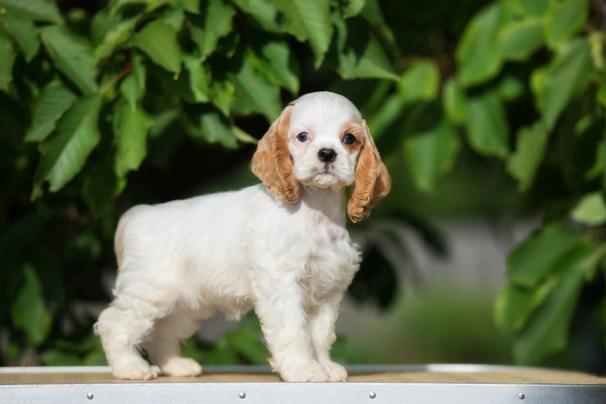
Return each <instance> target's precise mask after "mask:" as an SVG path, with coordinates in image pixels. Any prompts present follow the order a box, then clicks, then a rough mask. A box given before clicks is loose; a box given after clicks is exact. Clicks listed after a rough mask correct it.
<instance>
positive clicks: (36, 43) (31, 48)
mask: <svg viewBox="0 0 606 404" xmlns="http://www.w3.org/2000/svg"><path fill="white" fill-rule="evenodd" d="M0 26H1V27H2V28H4V30H5V31H6V32H7V33H8V34H9V35H10V36H11V37H13V39H14V40H15V41H17V43H18V44H19V47H20V48H21V49H22V50H23V53H24V55H25V60H26V61H27V62H30V61H31V60H32V58H33V57H34V56H35V55H36V53H38V49H39V48H40V38H39V37H38V30H37V28H36V26H35V25H34V23H33V22H32V21H31V20H29V19H27V18H22V17H19V16H15V15H12V14H0Z"/></svg>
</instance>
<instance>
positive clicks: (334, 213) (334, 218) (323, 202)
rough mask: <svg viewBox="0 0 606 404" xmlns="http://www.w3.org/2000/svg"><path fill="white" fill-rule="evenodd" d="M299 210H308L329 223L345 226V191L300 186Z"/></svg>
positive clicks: (342, 189) (341, 189)
mask: <svg viewBox="0 0 606 404" xmlns="http://www.w3.org/2000/svg"><path fill="white" fill-rule="evenodd" d="M300 204H301V209H308V210H310V211H311V212H313V213H315V214H319V215H321V216H324V217H325V218H327V219H328V220H330V221H331V222H333V223H335V224H337V225H339V226H343V227H344V226H345V223H346V216H345V204H346V200H345V189H344V188H339V189H334V188H318V187H310V186H302V187H301V194H300Z"/></svg>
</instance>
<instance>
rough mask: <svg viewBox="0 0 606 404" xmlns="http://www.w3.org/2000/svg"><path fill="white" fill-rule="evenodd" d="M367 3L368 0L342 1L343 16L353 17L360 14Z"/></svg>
mask: <svg viewBox="0 0 606 404" xmlns="http://www.w3.org/2000/svg"><path fill="white" fill-rule="evenodd" d="M365 5H366V0H345V1H343V2H341V10H343V18H351V17H355V16H356V15H358V14H360V13H361V12H362V10H363V9H364V6H365Z"/></svg>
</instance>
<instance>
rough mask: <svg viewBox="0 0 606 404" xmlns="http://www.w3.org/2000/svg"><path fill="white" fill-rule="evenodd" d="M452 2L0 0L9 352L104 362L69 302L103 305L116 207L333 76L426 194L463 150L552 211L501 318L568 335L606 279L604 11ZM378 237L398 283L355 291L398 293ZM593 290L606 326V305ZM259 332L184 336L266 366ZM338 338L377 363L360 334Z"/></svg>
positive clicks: (523, 334) (561, 2) (0, 312)
mask: <svg viewBox="0 0 606 404" xmlns="http://www.w3.org/2000/svg"><path fill="white" fill-rule="evenodd" d="M453 4H454V2H450V1H447V0H441V1H437V2H434V3H431V4H429V3H428V5H423V4H418V2H414V1H412V0H410V1H409V0H406V1H402V2H393V4H392V3H389V4H387V3H385V4H383V3H379V2H378V1H377V0H366V1H364V0H331V1H328V0H313V1H303V0H300V1H284V0H275V1H265V0H231V1H227V0H210V1H198V0H154V1H144V0H112V1H110V2H109V3H108V5H107V6H106V7H104V8H102V9H100V10H92V9H91V7H92V6H91V5H89V4H84V2H83V5H82V7H84V8H87V9H88V10H89V11H84V10H66V11H64V12H63V13H62V12H61V11H60V10H59V8H58V7H57V5H56V4H55V3H54V2H52V1H47V0H0V121H1V122H3V130H2V132H1V135H0V167H1V168H2V170H0V178H2V184H3V187H2V190H0V228H2V229H3V230H2V234H0V261H1V262H2V263H3V266H4V267H3V271H1V272H0V285H2V286H1V288H2V292H6V293H2V294H0V320H1V321H2V322H3V324H4V323H6V324H10V332H9V334H8V337H9V344H8V346H9V348H10V349H9V350H7V352H6V353H3V355H2V359H1V360H2V362H4V363H9V362H10V363H14V362H17V361H18V360H19V355H20V352H25V351H27V349H28V348H30V349H34V350H36V352H37V353H38V354H39V360H40V361H41V362H43V363H48V364H58V363H99V362H100V361H101V360H102V359H101V358H102V357H101V354H100V349H99V347H98V344H97V345H95V344H94V343H93V342H91V341H95V340H94V338H92V339H91V338H90V324H91V322H92V319H91V318H89V317H90V316H89V315H83V314H82V313H79V314H78V313H76V311H75V310H74V309H73V304H72V303H73V302H74V301H85V302H90V301H100V300H104V299H105V300H106V299H107V296H105V294H104V292H102V291H101V288H100V287H99V284H100V279H101V273H102V272H103V271H102V269H103V267H112V265H114V264H113V254H112V251H111V239H112V236H113V235H112V232H113V229H114V228H115V224H116V220H117V217H118V214H119V212H121V211H123V210H124V208H125V207H126V206H130V205H132V204H133V203H134V202H137V201H145V202H153V201H154V200H161V199H162V198H163V197H166V196H167V195H168V194H167V193H162V192H161V190H158V189H159V188H167V189H168V188H170V189H174V188H171V187H172V186H173V185H174V184H172V183H171V181H170V180H166V178H165V179H164V182H162V184H163V186H162V187H160V186H152V185H150V184H155V181H156V180H158V181H161V178H162V175H163V174H166V173H167V172H168V171H171V172H172V171H176V172H178V173H180V174H182V173H185V176H188V177H191V176H192V173H196V174H195V175H194V176H197V175H198V173H200V175H202V174H203V173H206V172H207V171H209V166H213V167H214V166H217V167H219V162H218V161H217V159H214V160H212V162H208V163H206V162H202V165H199V166H195V167H194V166H191V165H190V166H188V167H187V169H183V168H182V167H181V170H179V167H175V165H177V166H178V165H179V164H183V162H182V161H177V162H176V160H175V159H176V157H175V156H177V155H178V152H177V151H178V150H180V152H179V153H185V152H183V151H182V149H191V150H194V151H195V153H200V152H202V151H207V152H208V154H207V155H206V156H211V157H212V156H213V155H215V154H219V153H227V152H229V153H233V154H231V155H230V156H236V155H237V153H239V152H238V151H237V150H238V149H239V148H240V147H242V146H245V145H247V144H249V143H254V142H255V138H258V137H259V136H258V135H259V134H260V133H262V129H259V128H266V127H267V123H269V122H271V121H272V120H273V119H275V118H276V116H277V115H278V114H279V112H280V110H281V109H282V106H283V105H284V101H287V100H288V99H292V98H295V97H296V96H297V94H298V93H299V92H300V91H303V92H307V91H309V90H310V89H319V88H327V89H330V88H336V87H338V88H343V89H345V90H344V91H343V92H344V93H345V94H346V95H349V96H350V98H352V99H354V101H356V103H357V104H358V105H359V106H360V108H361V109H362V111H363V113H364V115H365V118H366V120H367V121H368V123H369V127H370V129H371V132H372V134H373V136H374V137H375V139H376V141H377V143H378V145H379V148H380V149H381V153H382V155H383V157H384V159H385V161H387V162H388V163H390V162H393V161H397V160H399V159H400V158H401V159H402V160H404V162H405V164H406V165H407V171H408V173H409V175H410V176H411V179H412V185H413V186H415V187H416V188H417V189H418V190H420V191H422V192H427V193H431V192H435V190H436V189H437V188H439V186H440V185H441V181H442V178H443V177H444V176H445V175H447V174H448V173H450V172H452V170H453V169H454V168H455V167H456V166H457V164H458V163H460V162H461V160H463V159H467V160H471V159H478V157H480V158H481V161H491V160H494V161H495V162H496V163H497V166H498V167H500V169H501V170H502V171H503V172H506V173H508V175H510V177H511V180H512V182H515V183H516V184H517V186H518V188H519V190H520V192H521V193H524V194H525V195H528V198H529V199H531V200H534V201H535V202H534V205H533V208H535V209H537V210H541V211H544V212H545V217H544V223H543V224H542V225H541V227H540V228H539V229H538V230H537V232H536V233H535V234H534V235H532V236H531V237H529V238H528V239H526V240H524V241H522V243H521V244H520V245H519V246H518V247H517V248H516V249H515V250H514V251H513V252H512V254H511V256H510V258H509V262H508V268H509V270H508V278H509V285H508V286H507V288H506V289H505V290H504V291H503V293H502V294H501V296H500V298H499V300H498V303H497V306H496V320H497V323H498V325H499V326H500V327H501V328H502V329H503V330H504V331H505V332H508V333H511V334H512V335H513V337H514V340H515V342H514V354H515V357H516V360H517V361H518V362H520V363H536V362H540V361H541V360H543V359H544V358H546V357H547V356H549V355H551V354H553V353H555V352H557V351H559V350H561V349H563V348H564V347H565V346H566V344H567V343H568V340H569V335H570V329H571V324H572V322H573V321H574V318H575V313H577V311H578V308H579V307H580V303H579V302H584V299H585V297H586V296H587V293H586V292H585V288H586V287H587V286H588V285H594V284H596V283H601V284H603V281H604V274H605V273H604V248H603V243H604V231H603V229H604V227H605V226H606V207H605V206H606V204H605V203H604V198H605V197H606V137H605V136H604V125H605V124H606V116H605V113H604V108H605V107H606V70H605V69H606V66H605V62H604V49H603V48H604V40H605V38H606V35H605V34H604V31H603V26H604V21H606V15H604V14H603V9H601V8H600V7H599V4H601V2H599V1H596V2H590V1H589V0H492V1H491V0H474V1H470V2H465V5H463V4H462V3H461V5H459V4H457V5H456V6H455V5H453ZM408 16H414V18H415V19H418V21H419V24H418V28H417V29H418V31H419V32H412V31H411V30H410V29H409V28H408V26H407V24H405V23H403V22H402V21H401V20H400V19H401V18H409V17H408ZM410 18H412V17H410ZM415 23H416V20H415ZM427 26H429V27H431V28H430V29H429V30H428V32H425V31H423V29H424V28H423V27H427ZM415 27H417V25H415ZM436 27H439V28H436ZM436 32H437V34H436ZM436 38H438V39H436ZM353 79H356V80H358V81H356V82H355V86H354V85H351V84H350V83H347V84H343V83H342V82H343V80H353ZM360 79H365V80H360ZM252 130H254V131H255V132H253V131H252ZM249 132H250V133H255V134H256V135H257V136H254V137H253V136H251V135H250V134H249ZM183 145H185V146H183ZM180 155H181V154H179V156H180ZM198 159H199V157H198V156H197V155H189V161H190V162H194V163H197V160H198ZM175 162H176V163H177V164H175ZM192 164H193V163H192ZM142 167H143V168H146V169H147V170H148V171H147V172H148V173H149V172H152V173H153V174H152V175H151V177H153V178H152V179H151V180H150V179H149V178H148V177H145V176H144V175H142V174H141V173H140V172H141V170H142ZM192 167H194V168H192ZM221 167H223V168H225V167H227V166H226V165H224V166H221ZM169 169H170V170H169ZM214 174H215V172H214V171H212V170H210V174H208V176H212V175H214ZM392 174H393V175H394V178H396V177H398V176H400V173H397V172H393V173H392ZM139 175H140V177H138V176H139ZM208 176H207V178H208ZM133 178H135V179H138V181H139V182H138V181H136V180H135V181H133ZM158 178H160V179H158ZM146 180H147V182H145V181H146ZM546 189H547V191H548V192H546ZM181 191H182V193H183V192H185V191H183V190H181ZM395 191H396V192H394V194H398V195H404V193H398V191H397V190H395ZM189 192H191V189H190V190H189ZM170 196H173V197H174V194H170ZM179 196H184V195H179ZM400 202H401V201H396V202H394V203H392V205H391V206H396V208H394V209H395V210H397V212H395V213H396V216H397V215H402V214H403V212H401V211H398V209H400V210H401V208H399V204H400ZM417 225H418V226H417V227H419V228H422V227H423V225H422V224H419V223H417ZM384 233H385V234H383V236H384V238H386V239H388V240H390V242H392V243H393V244H394V245H396V244H397V240H394V236H393V235H392V234H390V233H389V231H384ZM377 245H378V244H377ZM369 248H370V250H369V251H368V255H369V257H370V258H369V259H368V260H367V262H370V263H373V265H375V264H376V265H377V266H380V267H381V268H382V269H381V271H382V272H381V273H382V274H383V275H384V279H388V280H390V282H388V284H387V285H386V284H384V283H379V282H377V283H376V284H371V283H372V282H375V278H372V277H370V275H368V274H371V273H372V272H369V271H368V270H365V271H366V272H363V273H361V275H363V276H361V277H360V279H362V280H363V281H365V282H367V283H368V284H369V285H370V286H369V285H367V287H360V284H358V285H354V288H353V289H352V290H353V291H354V294H356V293H357V294H358V297H361V300H366V299H368V300H370V301H374V302H376V303H378V305H379V306H381V307H387V306H388V305H389V303H390V302H391V301H392V300H393V296H394V294H395V293H396V290H397V287H396V286H395V285H396V282H395V279H396V278H395V276H394V274H393V268H392V267H391V266H390V263H389V262H388V261H387V260H386V259H385V257H384V256H383V253H382V251H379V250H378V249H377V248H375V247H374V244H372V245H371V246H370V247H369ZM366 265H369V264H366ZM392 281H393V282H392ZM369 295H371V296H369ZM600 300H601V301H600ZM591 302H592V303H589V304H590V306H591V307H590V309H591V310H593V311H595V312H596V313H598V312H599V313H602V316H601V317H598V316H599V315H598V314H596V316H595V318H601V320H600V321H601V322H602V324H601V327H602V330H606V322H605V321H604V316H603V312H604V307H606V299H604V296H600V299H597V300H595V301H591ZM596 302H597V303H596ZM600 310H601V311H600ZM65 324H68V326H65ZM247 327H248V326H246V325H245V326H243V328H242V329H240V330H238V331H237V332H235V333H234V334H228V335H226V336H225V337H224V338H223V339H221V340H219V341H218V342H217V344H216V345H215V346H212V347H208V346H205V345H204V344H201V343H199V342H195V341H194V342H190V343H189V344H188V345H187V346H186V348H187V349H191V350H192V351H193V352H192V353H193V354H194V355H195V352H206V353H207V354H208V355H210V357H213V355H214V357H215V359H214V361H215V363H227V362H231V363H233V362H238V361H245V362H254V363H256V362H261V361H262V360H263V358H264V355H265V353H264V351H263V352H262V349H264V348H262V345H260V344H257V343H255V342H253V341H256V340H257V336H256V334H257V331H255V330H254V329H253V328H250V329H249V328H247ZM68 330H72V331H68ZM66 340H70V341H71V343H74V342H73V341H78V342H77V343H75V345H73V346H70V345H69V343H66V342H65V341H66ZM340 341H341V340H340ZM339 344H341V342H339ZM335 349H336V350H338V349H341V351H342V352H343V353H344V355H345V354H347V355H349V356H348V357H349V358H351V359H350V360H352V361H356V360H363V359H361V356H362V355H359V352H356V350H355V349H352V348H351V346H350V345H348V342H347V341H345V342H343V343H342V346H341V348H338V349H337V348H335ZM355 358H358V359H355ZM207 359H208V358H207ZM205 362H207V363H208V360H205ZM211 362H212V361H211Z"/></svg>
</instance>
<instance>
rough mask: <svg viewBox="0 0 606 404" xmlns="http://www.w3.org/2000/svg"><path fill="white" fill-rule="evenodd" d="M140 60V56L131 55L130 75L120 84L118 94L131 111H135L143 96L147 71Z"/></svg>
mask: <svg viewBox="0 0 606 404" xmlns="http://www.w3.org/2000/svg"><path fill="white" fill-rule="evenodd" d="M142 59H143V58H142V57H141V55H133V58H132V59H131V73H130V74H129V75H128V76H126V77H125V78H124V79H122V82H121V83H120V93H121V94H122V96H123V97H124V99H125V100H126V101H128V104H129V105H130V108H131V109H133V110H135V109H137V105H138V102H139V100H140V99H141V98H142V97H143V95H144V94H145V80H146V79H147V69H146V67H145V65H144V64H143V60H142Z"/></svg>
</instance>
